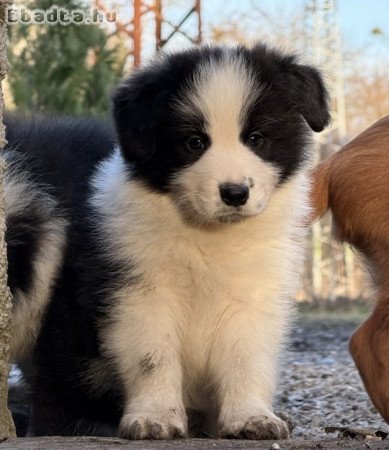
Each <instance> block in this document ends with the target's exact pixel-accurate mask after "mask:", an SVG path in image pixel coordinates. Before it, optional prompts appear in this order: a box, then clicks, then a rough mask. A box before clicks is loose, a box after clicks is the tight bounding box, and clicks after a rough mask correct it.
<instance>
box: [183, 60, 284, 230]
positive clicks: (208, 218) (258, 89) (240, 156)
mask: <svg viewBox="0 0 389 450" xmlns="http://www.w3.org/2000/svg"><path fill="white" fill-rule="evenodd" d="M263 89H264V87H263V86H260V85H258V82H257V81H256V80H255V78H254V76H253V74H252V73H251V72H250V69H249V68H248V67H247V66H246V65H245V64H244V62H243V61H242V60H241V58H239V57H237V56H235V57H232V56H230V55H224V56H223V57H222V58H221V59H220V60H218V61H211V62H208V63H204V64H203V65H201V66H200V68H199V69H198V71H197V73H196V74H195V77H194V80H193V85H192V86H191V87H190V88H187V92H184V94H185V96H184V97H185V99H186V100H185V102H184V101H183V100H182V98H184V97H182V98H181V100H180V103H179V105H178V108H179V110H180V111H181V112H182V113H184V114H185V115H186V116H187V117H188V118H189V119H190V116H191V115H192V116H193V111H197V114H201V115H202V116H203V117H204V119H205V120H204V122H205V123H204V125H205V131H206V132H207V133H208V135H209V137H210V141H211V146H210V148H209V149H208V150H207V151H206V152H205V154H204V155H202V157H201V158H200V159H199V160H198V161H197V162H196V163H195V164H193V165H192V166H191V167H189V168H188V169H187V170H185V171H182V172H181V173H179V174H178V175H177V176H176V177H175V179H174V183H175V184H176V186H177V189H176V192H177V193H178V197H180V198H178V199H177V201H178V203H179V204H180V207H181V210H182V212H183V213H186V214H187V215H188V216H190V217H191V219H193V220H195V221H200V220H203V221H205V222H214V221H217V220H219V221H232V220H239V217H240V216H241V217H247V216H251V215H254V214H259V213H261V212H262V211H263V210H264V209H265V208H266V206H267V203H268V201H269V198H270V195H271V194H272V192H273V190H274V188H275V187H276V185H277V181H278V176H279V170H278V169H277V167H275V166H274V165H271V164H270V163H268V162H265V161H263V160H261V158H259V157H258V156H257V155H255V154H254V153H253V152H252V151H251V150H250V149H249V148H247V147H246V146H245V145H244V144H243V143H242V142H241V133H242V130H243V126H244V122H245V119H246V116H247V113H248V110H249V108H250V106H251V105H252V104H253V102H257V101H258V99H259V98H260V96H261V94H262V91H263ZM249 180H250V181H249ZM223 183H239V184H246V185H247V186H248V185H252V186H250V195H249V199H248V201H247V203H246V204H245V205H244V206H242V207H241V208H240V209H239V212H238V214H237V210H236V209H234V208H229V207H227V206H226V205H225V204H224V203H223V202H222V200H221V197H220V192H219V186H220V185H221V184H223Z"/></svg>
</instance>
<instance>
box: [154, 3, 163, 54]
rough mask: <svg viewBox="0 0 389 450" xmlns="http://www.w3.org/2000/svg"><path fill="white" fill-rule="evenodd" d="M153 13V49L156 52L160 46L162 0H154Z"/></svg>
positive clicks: (161, 44) (161, 43)
mask: <svg viewBox="0 0 389 450" xmlns="http://www.w3.org/2000/svg"><path fill="white" fill-rule="evenodd" d="M154 13H155V49H156V51H157V52H158V51H159V50H160V49H161V48H162V46H163V42H162V22H163V17H162V0H155V5H154Z"/></svg>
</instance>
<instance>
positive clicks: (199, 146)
mask: <svg viewBox="0 0 389 450" xmlns="http://www.w3.org/2000/svg"><path fill="white" fill-rule="evenodd" d="M187 145H188V147H189V148H190V149H191V150H204V148H205V141H204V139H203V138H201V137H200V136H192V137H190V138H189V139H188V142H187Z"/></svg>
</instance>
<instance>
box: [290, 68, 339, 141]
mask: <svg viewBox="0 0 389 450" xmlns="http://www.w3.org/2000/svg"><path fill="white" fill-rule="evenodd" d="M287 82H288V84H289V86H288V87H287V89H288V90H289V92H291V95H292V102H293V103H294V104H295V105H296V107H297V109H298V111H299V112H300V114H301V115H302V116H303V117H304V119H305V120H306V121H307V123H308V125H309V126H310V127H311V129H312V130H313V131H316V132H319V131H322V130H323V129H324V128H325V127H326V126H327V125H328V123H329V121H330V119H331V116H330V105H329V103H330V102H329V95H328V92H327V89H326V87H325V84H324V82H323V79H322V77H321V75H320V73H319V72H318V71H317V70H316V69H314V68H313V67H310V66H304V65H301V64H295V63H292V64H290V65H289V67H288V77H287Z"/></svg>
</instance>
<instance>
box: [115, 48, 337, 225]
mask: <svg viewBox="0 0 389 450" xmlns="http://www.w3.org/2000/svg"><path fill="white" fill-rule="evenodd" d="M113 112H114V119H115V123H116V128H117V132H118V137H119V141H120V145H121V149H122V152H123V155H124V157H125V159H126V160H127V161H128V162H129V163H131V165H132V167H133V176H134V177H136V178H138V179H140V180H142V181H143V182H145V183H146V184H147V185H148V186H149V187H151V188H153V189H156V190H158V191H160V192H167V193H168V195H172V197H173V198H174V200H175V202H176V204H177V207H178V208H179V210H180V211H181V212H183V213H184V214H185V215H187V216H188V217H191V218H193V219H195V220H197V221H198V220H201V221H203V222H208V223H212V222H234V221H238V220H242V219H244V218H245V217H249V216H253V215H256V214H260V213H261V212H262V211H263V210H264V209H265V208H266V206H267V204H268V202H269V200H270V198H271V196H272V194H273V193H274V191H275V189H277V187H278V186H280V185H281V184H282V183H284V182H285V181H286V180H288V179H289V178H290V177H291V176H293V174H295V173H296V172H297V171H299V169H300V168H301V167H302V166H303V164H304V161H305V160H306V158H307V154H306V142H307V136H308V135H309V132H308V129H309V127H310V128H311V129H312V130H314V131H321V130H322V129H323V128H324V127H325V126H326V125H327V123H328V122H329V112H328V98H327V92H326V90H325V87H324V85H323V82H322V79H321V77H320V75H319V73H318V72H317V71H316V70H315V69H313V68H311V67H308V66H303V65H300V64H298V63H297V62H296V59H295V57H293V56H285V55H282V54H280V53H278V52H276V51H275V50H271V49H268V48H266V47H264V46H261V45H259V46H257V47H254V48H253V49H246V48H244V47H236V48H232V49H231V48H219V47H200V48H196V49H193V50H190V51H186V52H184V53H178V54H173V55H165V56H161V57H159V58H158V59H156V60H155V61H154V62H153V63H151V64H150V65H148V66H146V67H144V68H142V69H140V70H138V71H136V72H135V73H134V74H133V75H132V76H130V78H128V79H127V80H126V81H125V82H124V83H123V84H122V85H121V86H119V87H118V89H117V90H116V92H115V94H114V99H113Z"/></svg>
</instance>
